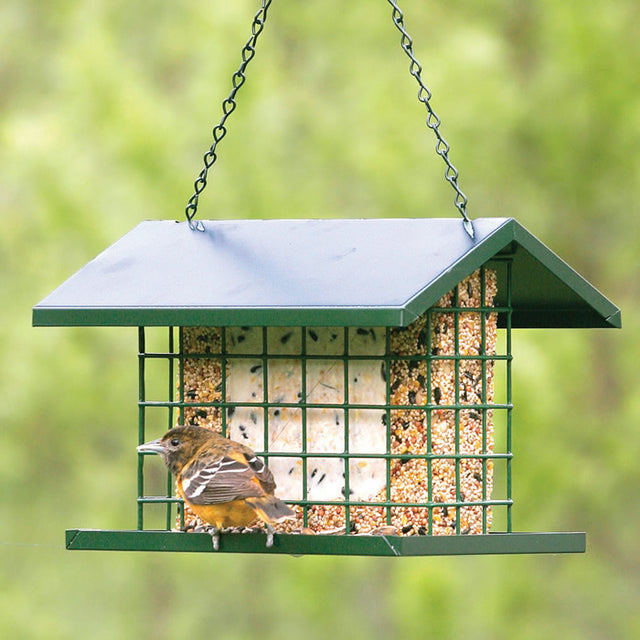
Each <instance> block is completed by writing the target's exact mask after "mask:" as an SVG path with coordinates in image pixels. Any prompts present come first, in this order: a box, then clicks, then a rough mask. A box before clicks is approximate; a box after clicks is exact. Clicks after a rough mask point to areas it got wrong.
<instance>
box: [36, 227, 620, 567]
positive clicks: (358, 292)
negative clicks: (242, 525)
mask: <svg viewBox="0 0 640 640" xmlns="http://www.w3.org/2000/svg"><path fill="white" fill-rule="evenodd" d="M201 224H202V228H203V231H195V230H193V229H192V228H191V227H190V225H189V224H188V223H186V222H183V223H176V222H173V221H149V222H143V223H141V224H140V225H138V226H137V227H136V228H135V229H133V230H132V231H131V232H129V233H128V234H127V235H125V236H124V237H123V238H122V239H121V240H119V241H118V242H116V243H115V244H114V245H112V246H111V247H109V248H108V249H107V250H106V251H104V252H103V253H102V254H100V255H99V256H97V257H96V258H95V259H94V260H92V261H91V262H89V263H88V264H87V265H86V266H85V267H84V268H83V269H81V270H80V271H79V272H78V273H76V274H75V275H74V276H72V277H71V278H70V279H69V280H68V281H67V282H65V283H64V284H62V285H61V286H60V287H59V288H58V289H56V290H55V291H54V292H53V293H51V294H50V295H49V296H48V297H47V298H45V299H44V300H43V301H42V302H41V303H39V304H38V305H36V306H35V307H34V311H33V322H34V324H35V325H38V326H129V327H137V331H138V335H139V352H138V360H139V381H140V386H139V394H138V407H139V425H138V434H137V440H136V441H135V442H134V441H132V443H131V444H132V451H133V447H134V445H135V444H138V443H142V442H144V441H145V440H148V439H149V438H150V437H157V436H159V435H161V434H162V433H163V432H164V430H166V429H167V428H168V427H171V426H176V425H183V424H184V425H188V424H196V425H200V426H204V427H209V428H212V429H216V430H218V431H220V432H222V433H223V434H225V435H228V436H230V437H231V438H233V439H234V440H238V441H240V442H243V443H244V444H247V445H248V446H250V447H251V448H253V449H254V450H255V451H256V453H258V454H259V455H261V456H263V457H264V459H265V461H266V462H267V463H268V465H269V467H270V468H271V470H272V471H273V473H274V476H275V479H276V482H277V485H278V489H277V491H276V495H278V496H279V497H280V498H282V499H283V500H285V501H286V502H287V503H288V504H289V505H290V506H291V507H292V508H293V509H294V510H295V511H296V513H297V520H295V521H292V522H287V523H284V524H283V525H280V526H279V528H277V529H276V531H277V535H276V541H275V544H274V546H273V547H272V548H271V549H269V550H267V549H266V548H265V547H264V536H263V535H262V534H257V533H255V534H247V533H229V534H227V535H224V534H223V535H222V536H221V544H220V551H222V552H224V551H244V552H257V551H260V552H269V553H287V554H327V553H331V554H363V555H365V554H370V555H433V554H472V553H473V554H475V553H538V552H550V553H561V552H581V551H584V549H585V534H584V533H580V532H578V533H575V532H569V533H565V532H556V533H525V532H517V533H516V532H514V530H513V527H512V508H513V498H512V489H511V487H512V460H513V456H514V452H513V451H512V433H513V431H514V430H516V429H517V426H516V425H515V424H514V421H513V420H512V410H513V403H512V382H511V380H512V378H511V368H512V353H511V331H512V329H514V328H520V327H547V328H560V327H567V328H575V327H619V326H620V312H619V310H618V309H617V308H616V307H615V306H614V305H613V304H612V303H611V302H609V301H608V300H607V299H606V298H605V297H604V296H602V295H601V294H600V293H599V292H598V291H597V290H596V289H594V288H593V287H592V286H591V285H590V284H589V283H588V282H586V281H585V280H584V279H583V278H582V277H581V276H580V275H578V274H577V273H576V272H575V271H574V270H572V269H571V268H570V267H569V266H568V265H567V264H566V263H564V262H563V261H562V260H560V259H559V258H558V257H557V256H556V255H555V254H554V253H553V252H551V251H550V250H549V249H548V248H547V247H545V246H544V245H543V244H542V243H541V242H540V241H539V240H537V239H536V238H535V237H534V236H532V235H531V234H530V233H529V232H527V231H526V230H525V229H524V228H523V227H522V226H521V225H520V224H519V223H518V222H516V221H515V220H514V219H510V218H486V219H476V220H474V222H473V225H474V231H475V233H474V238H471V237H470V236H469V235H468V234H467V232H466V231H465V229H464V228H463V226H462V225H461V224H460V222H459V221H457V220H455V219H428V218H425V219H372V220H242V221H230V220H229V221H204V222H202V223H201ZM159 327H165V329H164V330H163V331H166V333H167V339H166V343H165V346H164V348H162V349H159V348H158V347H157V346H156V347H155V348H153V349H151V348H148V347H147V336H148V333H149V332H150V331H156V332H157V331H160V329H158V328H159ZM158 362H161V363H164V364H165V366H164V370H165V371H166V375H167V378H166V380H165V383H163V384H162V385H161V387H160V388H161V389H162V390H166V391H163V394H164V397H162V396H161V395H160V396H158V397H156V396H155V395H154V396H153V397H150V396H149V394H148V393H147V390H146V389H147V377H148V375H149V370H150V368H151V367H155V366H157V364H158ZM155 386H156V388H157V385H155ZM158 413H161V414H162V415H163V416H164V417H163V418H162V420H160V421H159V420H157V416H158ZM149 422H151V423H152V424H153V425H155V426H154V427H153V429H150V427H149V426H148V423H149ZM150 430H152V431H153V432H152V433H150ZM150 463H151V461H150V460H147V459H145V456H144V455H140V456H139V460H138V521H137V528H136V529H133V530H131V531H96V530H83V529H73V530H70V531H68V532H67V547H68V548H69V549H119V550H166V551H205V550H211V541H210V537H209V536H208V535H206V534H198V533H182V532H180V530H181V529H183V528H184V526H185V524H186V525H189V524H197V523H195V521H194V519H195V516H193V514H191V513H189V511H188V509H185V508H184V506H183V505H182V503H181V501H180V499H179V498H177V497H176V496H175V495H174V494H173V491H172V482H171V479H169V480H168V481H167V482H166V483H165V486H164V487H163V490H162V492H161V493H160V494H159V495H148V494H147V492H146V489H145V486H146V482H147V473H148V471H149V467H150ZM152 469H153V468H152ZM157 470H158V469H157V468H156V472H157ZM159 504H160V505H163V509H164V510H165V513H166V517H163V522H164V524H163V526H164V528H165V530H158V528H157V526H154V528H153V530H149V529H147V528H145V522H146V516H145V512H146V510H147V509H151V508H153V509H157V508H158V505H159Z"/></svg>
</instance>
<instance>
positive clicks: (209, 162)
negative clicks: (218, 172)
mask: <svg viewBox="0 0 640 640" xmlns="http://www.w3.org/2000/svg"><path fill="white" fill-rule="evenodd" d="M271 2H272V0H262V6H261V7H260V9H259V10H258V12H257V13H256V15H255V16H254V18H253V23H252V25H251V37H250V38H249V40H248V41H247V43H246V44H245V46H244V47H243V49H242V64H241V65H240V67H239V68H238V70H237V71H236V72H235V73H234V74H233V77H232V84H233V89H232V90H231V93H230V94H229V97H228V98H227V99H226V100H224V101H223V103H222V113H223V115H222V119H221V120H220V123H219V124H218V125H217V126H216V127H214V129H213V144H212V145H211V148H210V149H209V150H208V151H207V152H206V153H205V155H204V168H203V169H202V171H201V172H200V174H199V175H198V177H197V179H196V181H195V183H194V188H195V193H194V194H193V195H192V196H191V198H190V199H189V202H188V203H187V207H186V209H185V215H186V217H187V221H188V223H189V226H190V227H191V228H192V229H198V230H203V229H204V227H203V226H202V223H201V222H198V223H194V222H193V219H194V218H195V216H196V213H197V211H198V199H199V197H200V194H201V193H202V191H203V190H204V188H205V187H206V186H207V175H208V173H209V170H210V169H211V167H212V166H213V164H214V163H215V161H216V160H217V158H218V156H217V153H216V150H217V147H218V144H220V142H221V141H222V139H223V138H224V137H225V135H226V134H227V128H226V126H225V123H226V121H227V118H228V117H229V116H230V115H231V114H232V113H233V112H234V111H235V109H236V106H237V103H236V100H235V98H236V95H237V93H238V91H239V90H240V88H241V87H242V85H243V84H244V83H245V81H246V76H245V71H246V69H247V66H248V65H249V62H251V60H252V59H253V57H254V56H255V53H256V50H255V46H256V43H257V41H258V37H259V36H260V34H261V33H262V30H263V29H264V23H265V21H266V19H267V10H268V9H269V6H270V5H271ZM388 2H389V4H390V5H391V6H392V8H393V12H392V18H393V22H394V24H395V25H396V27H397V28H398V30H399V31H400V33H401V34H402V38H401V41H400V43H401V46H402V49H403V50H404V52H405V53H406V54H407V56H408V57H409V59H410V60H411V64H410V66H409V71H410V73H411V75H412V76H413V77H414V78H415V79H416V82H417V83H418V85H419V86H420V89H419V90H418V100H420V102H422V103H423V104H424V105H425V107H426V108H427V112H428V116H427V126H428V127H429V128H430V129H431V130H432V131H433V132H434V134H435V136H436V138H437V143H436V153H437V154H438V155H439V156H441V157H442V159H443V160H444V162H445V164H446V165H447V169H446V171H445V178H446V179H447V181H448V182H449V183H450V184H451V186H452V187H453V188H454V190H455V192H456V197H455V200H454V203H455V206H456V208H457V209H458V211H459V212H460V215H461V216H462V218H463V224H464V228H465V230H466V231H467V233H468V234H469V235H470V236H471V237H472V238H473V237H474V231H473V225H472V223H471V220H470V219H469V217H468V216H467V212H466V210H467V196H465V194H464V193H463V192H462V191H461V189H460V187H459V186H458V170H457V169H456V168H455V166H454V165H453V164H452V163H451V161H450V160H449V149H450V147H449V144H448V143H447V141H446V140H445V139H444V138H443V137H442V134H441V133H440V123H441V121H440V118H439V117H438V116H437V115H436V113H435V112H434V110H433V108H432V107H431V103H430V100H431V97H432V95H431V91H429V89H428V87H427V86H426V85H425V84H424V82H423V80H422V76H421V73H422V65H421V64H420V63H419V62H418V60H417V59H416V57H415V56H414V54H413V40H412V39H411V37H410V36H409V34H408V33H407V31H406V28H405V24H404V15H403V14H402V10H401V9H400V7H399V6H398V4H397V2H396V1H395V0H388Z"/></svg>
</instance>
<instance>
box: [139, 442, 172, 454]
mask: <svg viewBox="0 0 640 640" xmlns="http://www.w3.org/2000/svg"><path fill="white" fill-rule="evenodd" d="M136 449H137V451H138V453H159V454H160V455H162V454H163V453H165V448H164V445H163V444H162V442H161V438H158V439H157V440H151V441H150V442H145V443H144V444H141V445H140V446H139V447H136Z"/></svg>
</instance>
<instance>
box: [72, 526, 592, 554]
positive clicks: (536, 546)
mask: <svg viewBox="0 0 640 640" xmlns="http://www.w3.org/2000/svg"><path fill="white" fill-rule="evenodd" d="M266 540H267V538H266V534H262V533H222V534H221V535H220V549H219V551H214V550H213V545H212V542H211V536H210V535H208V534H206V533H180V532H176V531H149V530H147V531H137V530H120V531H105V530H98V529H68V530H67V532H66V548H67V549H69V550H82V551H89V550H93V551H173V552H178V551H190V552H194V551H200V552H202V551H207V552H212V553H225V552H226V553H268V554H287V555H293V556H299V555H347V556H448V555H487V554H524V553H584V552H585V550H586V535H585V533H580V532H551V533H489V534H482V535H456V536H383V535H348V536H345V535H299V534H276V535H275V538H274V544H273V546H272V547H271V548H267V546H266Z"/></svg>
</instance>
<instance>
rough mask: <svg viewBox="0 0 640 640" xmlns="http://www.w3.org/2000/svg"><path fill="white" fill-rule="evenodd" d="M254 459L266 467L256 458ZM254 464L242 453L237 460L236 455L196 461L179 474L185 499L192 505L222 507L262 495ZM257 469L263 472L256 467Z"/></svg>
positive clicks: (262, 491)
mask: <svg viewBox="0 0 640 640" xmlns="http://www.w3.org/2000/svg"><path fill="white" fill-rule="evenodd" d="M253 458H255V460H256V461H257V462H258V463H260V464H261V465H262V467H264V468H265V469H266V468H267V467H266V466H265V464H264V463H263V462H261V461H260V460H258V459H257V458H256V457H255V456H253ZM252 465H253V466H252ZM255 465H256V463H255V462H253V460H251V461H249V460H247V458H246V457H245V456H244V455H243V454H238V455H237V457H236V454H235V452H233V453H231V455H225V456H221V457H215V458H213V457H206V458H201V459H199V460H196V461H194V462H192V463H191V464H190V465H187V467H186V468H185V469H184V471H183V472H182V474H181V478H180V479H181V484H182V492H183V494H184V498H185V499H186V500H187V501H188V502H191V503H192V504H221V503H223V502H231V501H232V500H237V499H239V498H256V497H259V496H262V495H264V490H263V488H262V486H261V484H260V482H258V479H257V478H256V475H257V473H256V471H255V469H254V468H253V467H254V466H255ZM258 468H259V469H260V471H262V470H261V468H260V466H259V465H258ZM267 471H268V469H267ZM269 473H270V472H269Z"/></svg>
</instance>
